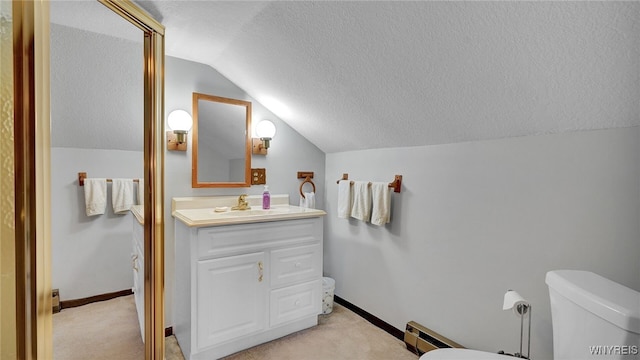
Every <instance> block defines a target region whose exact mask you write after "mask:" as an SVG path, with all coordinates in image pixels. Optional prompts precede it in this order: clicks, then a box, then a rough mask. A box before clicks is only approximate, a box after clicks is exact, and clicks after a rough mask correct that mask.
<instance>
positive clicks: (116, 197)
mask: <svg viewBox="0 0 640 360" xmlns="http://www.w3.org/2000/svg"><path fill="white" fill-rule="evenodd" d="M111 205H113V212H114V213H116V214H126V213H127V212H128V211H129V209H131V206H132V205H133V179H113V185H112V186H111Z"/></svg>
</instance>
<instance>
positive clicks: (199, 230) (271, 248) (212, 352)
mask: <svg viewBox="0 0 640 360" xmlns="http://www.w3.org/2000/svg"><path fill="white" fill-rule="evenodd" d="M175 254H176V259H175V276H176V278H175V283H176V291H175V306H176V307H175V313H174V333H175V335H176V338H177V339H178V343H179V344H180V347H181V348H182V351H183V353H184V355H185V358H186V359H215V358H220V357H223V356H226V355H229V354H232V353H235V352H237V351H240V350H243V349H246V348H249V347H251V346H254V345H258V344H260V343H264V342H267V341H270V340H273V339H276V338H279V337H282V336H284V335H287V334H290V333H292V332H295V331H299V330H302V329H305V328H308V327H311V326H314V325H317V322H318V317H317V315H318V314H320V313H321V312H322V299H321V297H322V217H320V216H318V217H307V218H301V219H294V220H279V221H267V222H259V223H246V224H234V225H216V226H188V225H187V224H185V223H184V222H183V221H181V220H177V219H176V221H175Z"/></svg>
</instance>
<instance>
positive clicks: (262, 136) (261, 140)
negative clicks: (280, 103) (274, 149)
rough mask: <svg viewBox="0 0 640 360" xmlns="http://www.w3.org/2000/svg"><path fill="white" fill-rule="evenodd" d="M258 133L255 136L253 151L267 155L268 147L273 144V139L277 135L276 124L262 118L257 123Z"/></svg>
mask: <svg viewBox="0 0 640 360" xmlns="http://www.w3.org/2000/svg"><path fill="white" fill-rule="evenodd" d="M256 135H258V138H253V139H251V140H252V143H253V153H254V154H259V155H267V149H268V148H269V146H271V140H272V139H273V137H274V136H275V135H276V126H275V125H273V123H272V122H271V121H269V120H262V121H260V122H259V123H258V125H256Z"/></svg>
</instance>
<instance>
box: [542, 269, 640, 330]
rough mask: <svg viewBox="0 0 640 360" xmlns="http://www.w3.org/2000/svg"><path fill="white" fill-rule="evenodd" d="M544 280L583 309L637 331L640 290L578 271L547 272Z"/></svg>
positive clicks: (639, 314)
mask: <svg viewBox="0 0 640 360" xmlns="http://www.w3.org/2000/svg"><path fill="white" fill-rule="evenodd" d="M546 283H547V285H548V286H549V288H552V289H553V290H555V291H556V292H558V293H559V294H560V295H562V296H564V297H566V298H567V299H569V300H570V301H572V302H574V303H575V304H577V305H578V306H580V307H582V308H584V309H585V310H587V311H589V312H591V313H593V314H595V315H597V316H599V317H601V318H603V319H605V320H607V321H609V322H610V323H612V324H615V325H616V326H618V327H620V328H622V329H625V330H627V331H631V332H634V333H638V334H640V292H637V291H635V290H633V289H630V288H628V287H626V286H623V285H620V284H618V283H616V282H614V281H611V280H609V279H606V278H604V277H602V276H600V275H598V274H594V273H592V272H589V271H580V270H554V271H549V272H548V273H547V276H546Z"/></svg>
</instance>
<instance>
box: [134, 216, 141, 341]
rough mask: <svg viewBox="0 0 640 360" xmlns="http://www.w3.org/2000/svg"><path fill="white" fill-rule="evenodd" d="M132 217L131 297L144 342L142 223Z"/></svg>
mask: <svg viewBox="0 0 640 360" xmlns="http://www.w3.org/2000/svg"><path fill="white" fill-rule="evenodd" d="M132 218H133V244H132V246H133V251H132V252H131V268H132V270H133V289H131V290H132V291H133V297H134V300H135V303H136V311H137V313H138V322H139V323H140V336H142V341H143V342H144V225H143V224H141V223H140V222H139V220H138V219H137V218H136V216H132Z"/></svg>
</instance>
